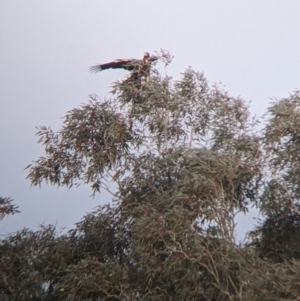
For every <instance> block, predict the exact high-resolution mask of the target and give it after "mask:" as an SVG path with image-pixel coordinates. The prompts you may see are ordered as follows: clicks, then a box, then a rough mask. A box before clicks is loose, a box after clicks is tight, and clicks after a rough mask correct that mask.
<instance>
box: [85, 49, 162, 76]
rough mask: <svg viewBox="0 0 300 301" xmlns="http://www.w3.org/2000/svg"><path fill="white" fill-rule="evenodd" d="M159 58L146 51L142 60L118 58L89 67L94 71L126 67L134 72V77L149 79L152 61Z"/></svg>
mask: <svg viewBox="0 0 300 301" xmlns="http://www.w3.org/2000/svg"><path fill="white" fill-rule="evenodd" d="M157 59H158V57H157V56H150V54H149V52H145V53H144V57H143V58H142V59H141V60H138V59H117V60H115V61H113V62H110V63H106V64H100V65H94V66H91V67H90V68H89V71H90V72H92V73H97V72H100V71H102V70H106V69H125V70H128V71H131V72H132V75H131V76H132V79H133V80H135V81H136V80H138V79H141V78H142V77H145V78H146V80H149V74H150V67H151V62H154V61H156V60H157Z"/></svg>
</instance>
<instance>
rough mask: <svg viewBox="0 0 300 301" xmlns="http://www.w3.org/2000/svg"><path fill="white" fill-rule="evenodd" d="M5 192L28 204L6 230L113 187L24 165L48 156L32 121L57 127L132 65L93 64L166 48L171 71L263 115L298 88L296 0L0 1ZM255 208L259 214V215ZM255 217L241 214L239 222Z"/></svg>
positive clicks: (85, 207) (60, 215)
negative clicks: (31, 175)
mask: <svg viewBox="0 0 300 301" xmlns="http://www.w3.org/2000/svg"><path fill="white" fill-rule="evenodd" d="M0 41H1V47H0V85H1V88H0V102H1V109H0V126H1V130H0V195H1V196H3V197H4V196H9V197H12V198H13V199H14V200H15V204H16V205H19V206H20V210H21V213H20V214H17V215H14V216H9V217H6V218H4V219H3V220H2V221H1V222H0V234H5V233H9V232H12V231H16V230H17V229H21V228H23V227H29V228H31V229H37V226H38V225H39V224H48V223H51V224H57V225H58V226H59V227H62V226H66V227H68V228H70V227H72V226H73V224H74V223H75V222H78V221H79V220H80V219H81V217H82V216H83V215H84V214H85V213H86V212H90V211H91V210H92V209H93V208H94V207H95V206H97V205H99V204H103V203H107V202H109V200H110V198H109V196H108V195H106V194H103V195H99V196H97V197H96V198H95V199H93V198H91V197H89V196H90V194H91V191H90V189H89V187H80V188H73V189H71V190H67V189H64V188H59V189H58V188H56V187H51V186H47V185H46V184H44V185H42V187H41V189H40V188H37V187H32V188H30V183H29V181H28V180H26V179H25V178H26V171H24V167H25V166H26V165H27V164H29V163H31V161H32V160H34V159H37V158H38V156H40V155H43V149H42V146H40V145H37V143H36V142H37V137H35V132H36V129H35V126H38V125H46V126H51V127H52V129H54V130H57V129H59V128H60V126H61V123H62V118H61V117H62V116H63V115H64V113H65V112H66V111H68V110H70V109H72V108H74V107H76V106H78V105H79V104H81V103H84V102H85V101H86V100H87V97H88V94H90V93H96V94H98V95H99V96H100V97H102V98H103V97H107V96H108V92H109V90H110V84H111V83H112V82H113V81H115V80H117V79H121V78H122V77H124V76H125V74H126V72H124V71H122V70H120V71H117V70H109V71H106V72H103V73H99V74H96V75H92V74H90V73H88V72H87V68H88V67H89V66H90V65H92V64H94V63H101V62H107V61H110V60H113V59H116V58H122V57H141V56H142V54H143V52H144V51H149V52H153V51H155V50H157V51H158V50H160V49H161V48H162V49H166V50H169V51H171V53H172V54H173V55H174V56H175V57H174V60H173V63H172V65H171V66H169V67H168V73H169V75H171V76H173V77H174V78H175V79H176V78H179V77H180V73H181V72H183V71H184V70H185V69H186V68H187V67H188V66H192V68H193V69H195V70H197V71H203V72H204V74H205V76H206V77H207V79H208V80H209V81H210V82H211V83H214V82H217V83H218V82H222V84H223V85H225V89H227V90H228V91H229V93H230V94H231V95H233V96H238V95H240V96H242V97H243V98H244V99H245V100H251V101H252V112H253V113H256V114H257V115H258V116H260V115H262V114H263V113H264V112H265V111H266V108H267V106H268V104H269V102H270V98H272V97H279V98H280V97H286V96H288V95H289V93H291V92H293V91H294V90H295V89H297V88H300V1H298V0H289V1H282V0H251V1H249V0H238V1H237V0H185V1H179V0H172V1H171V0H165V1H162V0H151V1H148V0H127V1H124V0H118V1H117V0H89V1H87V0H60V1H50V0H43V1H41V0H30V1H24V0H2V1H0ZM252 215H253V214H252ZM252 218H253V216H251V215H249V216H247V217H243V216H242V217H240V218H239V223H240V227H239V229H240V230H239V231H244V230H246V229H249V227H250V226H251V224H252V220H251V219H252Z"/></svg>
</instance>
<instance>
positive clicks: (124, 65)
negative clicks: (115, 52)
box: [89, 59, 141, 73]
mask: <svg viewBox="0 0 300 301" xmlns="http://www.w3.org/2000/svg"><path fill="white" fill-rule="evenodd" d="M140 64H141V62H140V60H136V59H118V60H115V61H113V62H110V63H106V64H101V65H94V66H91V67H90V68H89V71H90V72H92V73H96V72H100V71H102V70H106V69H125V70H129V71H131V70H133V69H135V68H136V67H137V66H138V65H140Z"/></svg>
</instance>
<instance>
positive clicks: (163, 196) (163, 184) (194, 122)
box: [0, 53, 300, 301]
mask: <svg viewBox="0 0 300 301" xmlns="http://www.w3.org/2000/svg"><path fill="white" fill-rule="evenodd" d="M160 59H161V62H162V63H163V64H165V66H167V65H168V64H169V63H171V60H172V57H171V56H170V55H169V54H168V53H161V55H160ZM293 99H294V107H292V108H291V107H289V106H288V108H289V110H290V111H289V112H288V113H286V114H291V113H292V114H296V115H295V118H294V119H292V120H293V122H294V121H295V122H296V123H295V124H294V127H293V126H290V127H288V125H287V124H291V123H292V121H291V120H290V119H289V118H288V115H285V113H284V110H281V109H278V110H277V109H276V106H278V105H281V102H276V103H275V104H273V105H272V107H270V109H269V113H268V114H269V115H268V116H269V120H267V126H266V127H265V130H264V131H259V127H258V120H256V118H254V117H253V116H252V115H251V113H250V110H249V103H247V102H246V101H245V100H243V99H242V98H240V97H233V96H230V95H229V94H228V92H226V91H224V89H223V88H222V87H220V86H218V85H210V84H209V83H208V81H207V80H206V78H205V77H204V75H203V74H202V73H199V72H195V71H194V70H193V69H191V68H188V69H187V70H185V71H184V72H183V73H182V74H181V78H180V79H179V80H174V79H172V78H171V77H169V76H168V75H162V74H161V73H160V72H159V71H158V70H157V69H152V70H151V74H150V78H148V79H147V80H145V81H141V85H139V86H137V85H135V84H134V83H133V82H132V81H131V78H130V77H129V78H126V79H125V80H122V81H117V82H115V83H114V84H113V85H112V92H111V97H110V98H108V99H100V98H99V97H98V96H96V95H90V96H89V99H88V101H87V103H85V104H83V105H81V106H80V107H78V108H74V109H72V110H70V111H69V112H67V113H66V115H65V116H64V121H63V125H62V128H61V129H60V130H59V131H57V132H54V131H52V130H51V128H48V127H45V126H42V127H40V128H39V129H38V132H37V135H38V136H39V142H40V143H42V144H43V145H44V147H45V156H44V157H40V158H38V159H37V160H35V161H34V162H33V164H30V165H29V166H27V168H28V170H29V173H28V178H29V180H30V182H31V184H32V185H41V184H42V183H43V182H45V183H48V184H51V185H57V186H66V187H68V188H71V187H72V186H77V185H90V186H91V190H92V194H93V195H95V194H98V193H101V191H102V190H106V191H108V192H109V193H110V194H111V200H108V201H109V202H110V205H105V206H100V207H99V208H98V209H97V210H96V211H95V212H92V213H90V214H87V215H86V216H85V217H84V218H83V220H82V221H81V222H79V223H78V224H77V225H76V228H75V229H73V230H70V231H69V232H68V233H66V234H59V233H57V232H56V229H55V227H53V226H47V227H44V228H42V229H41V230H40V231H37V232H33V231H30V230H28V229H23V230H22V231H20V232H18V233H17V234H16V235H13V236H10V237H7V238H6V239H4V240H2V244H1V246H0V252H1V253H0V254H1V260H0V271H1V278H0V289H1V292H2V296H3V298H4V300H111V301H113V300H126V301H127V300H128V301H129V300H130V301H131V300H132V301H134V300H174V301H175V300H199V301H206V300H207V301H208V300H214V301H218V300H222V301H223V300H224V301H225V300H249V301H250V300H294V299H295V298H296V297H297V296H299V294H300V289H299V285H297V283H298V282H299V276H300V275H299V274H300V269H299V261H298V257H297V256H298V255H297V254H298V253H297V252H296V253H295V252H294V253H288V252H286V253H284V251H282V250H281V251H282V252H281V253H280V252H279V251H278V250H279V249H278V248H277V249H276V250H277V253H276V256H277V257H276V258H275V257H274V256H271V255H270V250H269V249H268V247H269V246H271V244H270V242H271V239H272V236H273V235H274V231H273V232H272V231H270V229H271V230H274V229H279V228H278V226H280V224H281V222H278V219H277V220H276V219H274V218H273V217H274V216H275V215H276V214H279V213H280V212H282V211H284V210H286V211H284V212H288V213H287V216H288V217H290V215H291V214H292V213H295V214H297V212H298V211H297V208H298V207H297V206H298V204H297V193H298V190H297V189H298V186H297V183H298V182H297V181H299V179H298V177H297V174H296V171H297V164H296V163H295V162H298V161H297V160H298V157H297V151H298V149H297V147H296V146H295V145H297V139H298V138H297V137H298V136H297V126H296V124H297V120H298V119H297V118H298V117H297V118H296V116H298V115H297V114H298V111H297V108H298V107H297V106H298V103H300V102H299V94H296V95H294V96H292V97H291V98H289V99H287V100H285V101H286V103H289V101H292V102H293ZM283 102H284V101H283ZM276 110H277V111H276ZM276 112H277V113H276ZM280 114H282V115H280ZM276 118H277V119H276ZM281 122H282V123H281ZM291 133H294V136H293V137H290V134H291ZM276 139H277V140H276ZM288 139H294V140H288ZM279 141H280V142H281V143H282V144H280V143H279ZM289 141H290V142H289ZM275 145H276V147H278V150H277V151H275ZM280 160H281V161H280ZM291 160H294V161H291ZM276 164H277V165H276ZM278 164H279V165H280V164H286V165H285V166H283V167H282V170H281V171H279V170H278V166H279V165H278ZM293 168H295V169H293ZM276 172H278V173H279V174H276ZM112 183H113V184H112ZM291 183H292V184H293V185H294V186H292V184H291ZM290 184H291V185H290ZM272 185H273V186H272ZM274 185H275V186H276V187H275V188H276V189H277V190H276V191H275V190H274V189H273V190H272V189H271V188H272V187H274ZM111 187H113V188H111ZM272 193H273V194H272ZM281 200H284V202H285V203H284V204H281ZM275 205H277V207H276V206H275ZM251 207H256V208H259V209H261V211H262V213H263V214H265V216H266V220H265V221H264V222H262V224H261V225H258V226H257V227H256V229H254V231H252V233H250V234H251V238H249V240H248V241H247V243H244V244H241V243H239V242H238V240H237V238H236V233H235V230H236V223H235V216H236V215H237V214H238V213H240V212H242V213H244V214H247V212H248V210H249V209H250V208H251ZM273 213H274V214H273ZM272 214H273V215H272ZM281 218H284V215H283V216H281ZM272 221H274V222H275V224H272ZM276 221H277V223H276ZM285 221H287V220H285ZM268 223H269V224H268ZM287 223H288V221H287ZM268 225H271V226H268ZM289 225H291V227H292V228H293V229H296V228H297V225H295V223H289ZM268 227H269V228H268ZM276 227H277V228H276ZM265 229H267V230H265ZM289 229H290V228H289ZM295 231H296V230H295ZM275 232H276V230H275ZM293 233H294V232H293ZM295 233H296V232H295ZM290 241H291V240H290ZM285 242H286V241H283V243H285ZM281 246H282V245H281ZM290 246H292V247H293V248H296V247H297V246H296V245H295V244H290V245H288V247H287V248H288V251H290ZM284 254H288V256H289V257H288V259H289V260H282V258H284V259H285V258H286V256H285V255H284ZM295 254H296V255H295ZM294 255H295V256H294ZM278 256H281V257H280V259H281V260H278ZM284 256H285V257H284ZM5 298H6V299H5ZM295 300H296V299H295Z"/></svg>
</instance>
